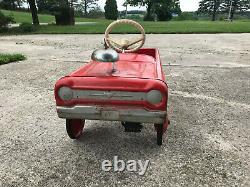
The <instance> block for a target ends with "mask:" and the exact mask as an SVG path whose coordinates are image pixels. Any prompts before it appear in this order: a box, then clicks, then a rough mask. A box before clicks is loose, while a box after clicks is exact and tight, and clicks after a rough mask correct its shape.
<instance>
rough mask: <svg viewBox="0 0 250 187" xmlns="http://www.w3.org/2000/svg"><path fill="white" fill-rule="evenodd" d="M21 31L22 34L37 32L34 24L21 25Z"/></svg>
mask: <svg viewBox="0 0 250 187" xmlns="http://www.w3.org/2000/svg"><path fill="white" fill-rule="evenodd" d="M19 29H20V30H21V31H22V32H34V31H36V27H35V26H34V25H33V24H32V23H21V24H20V25H19Z"/></svg>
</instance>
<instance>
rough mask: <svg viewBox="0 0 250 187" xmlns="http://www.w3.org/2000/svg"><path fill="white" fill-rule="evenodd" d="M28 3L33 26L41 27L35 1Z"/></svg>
mask: <svg viewBox="0 0 250 187" xmlns="http://www.w3.org/2000/svg"><path fill="white" fill-rule="evenodd" d="M28 3H29V5H30V11H31V14H32V20H33V24H34V25H39V19H38V15H37V8H36V2H35V0H28Z"/></svg>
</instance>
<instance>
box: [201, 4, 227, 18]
mask: <svg viewBox="0 0 250 187" xmlns="http://www.w3.org/2000/svg"><path fill="white" fill-rule="evenodd" d="M221 3H222V0H202V1H200V3H199V9H198V13H205V14H209V15H212V21H215V19H216V15H217V13H218V11H219V9H220V6H221Z"/></svg>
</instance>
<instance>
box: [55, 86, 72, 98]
mask: <svg viewBox="0 0 250 187" xmlns="http://www.w3.org/2000/svg"><path fill="white" fill-rule="evenodd" d="M58 95H59V97H60V98H61V99H62V100H64V101H68V100H71V99H72V98H73V91H72V90H71V89H70V88H68V87H61V88H60V89H59V91H58Z"/></svg>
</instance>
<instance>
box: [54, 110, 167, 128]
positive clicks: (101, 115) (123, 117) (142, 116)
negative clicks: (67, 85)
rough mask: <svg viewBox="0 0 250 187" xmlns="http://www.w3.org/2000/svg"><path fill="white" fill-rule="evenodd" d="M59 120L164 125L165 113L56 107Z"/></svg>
mask: <svg viewBox="0 0 250 187" xmlns="http://www.w3.org/2000/svg"><path fill="white" fill-rule="evenodd" d="M57 114H58V117H59V118H66V119H90V120H107V121H129V122H141V123H157V124H161V123H164V121H165V120H166V116H167V112H166V111H148V110H145V109H131V108H129V109H128V108H126V109H121V108H114V107H101V106H79V105H76V106H73V107H62V106H57Z"/></svg>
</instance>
